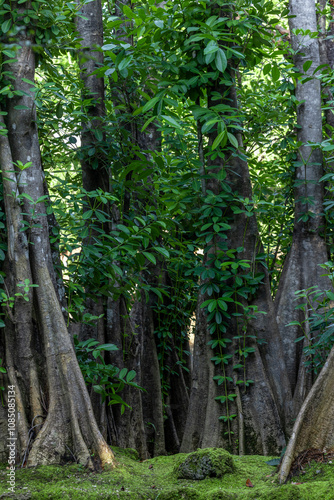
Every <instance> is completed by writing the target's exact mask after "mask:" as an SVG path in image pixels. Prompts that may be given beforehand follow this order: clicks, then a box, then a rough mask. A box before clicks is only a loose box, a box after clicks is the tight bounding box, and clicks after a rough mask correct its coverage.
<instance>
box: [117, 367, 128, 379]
mask: <svg viewBox="0 0 334 500" xmlns="http://www.w3.org/2000/svg"><path fill="white" fill-rule="evenodd" d="M127 373H128V369H127V368H122V370H121V371H120V372H119V375H118V377H119V378H124V377H125V375H126V374H127Z"/></svg>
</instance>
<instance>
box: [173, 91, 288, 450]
mask: <svg viewBox="0 0 334 500" xmlns="http://www.w3.org/2000/svg"><path fill="white" fill-rule="evenodd" d="M224 90H225V89H220V90H219V92H220V94H221V95H223V94H224ZM231 101H232V105H233V106H234V107H236V99H235V92H234V90H232V92H231V94H230V99H229V100H228V101H227V103H228V105H230V106H231ZM215 104H217V103H216V102H215ZM215 137H216V133H213V134H211V137H210V138H209V141H210V142H209V144H211V145H212V143H213V141H214V139H215ZM239 144H240V147H242V142H241V137H239ZM239 154H240V152H239V151H238V152H236V154H235V155H233V156H231V157H230V158H229V159H228V160H227V161H226V163H227V165H228V166H229V167H230V168H228V169H227V172H228V173H227V183H228V184H229V185H230V187H231V188H232V192H233V193H235V194H239V195H241V196H242V197H244V198H246V197H247V198H248V199H251V198H252V190H251V184H250V178H249V172H248V167H247V164H246V162H245V161H243V160H241V159H240V158H239V157H238V155H239ZM218 161H219V160H218V158H216V159H215V160H214V162H215V164H216V165H217V162H218ZM211 172H212V173H213V174H214V173H215V171H212V170H211ZM206 188H207V189H209V190H210V191H212V192H213V193H215V194H216V195H218V194H219V193H220V191H221V186H220V183H219V181H217V179H216V178H215V176H214V175H213V176H211V179H209V180H208V181H207V186H206ZM230 215H231V221H230V222H229V224H230V225H231V229H230V230H229V231H228V232H227V237H228V239H227V241H228V248H238V247H243V248H244V250H243V252H242V253H241V254H239V255H238V257H240V258H242V259H247V260H249V261H250V262H251V266H252V272H253V273H254V274H256V273H257V272H259V271H260V272H261V273H263V274H264V278H263V282H262V283H260V284H259V285H258V289H257V291H256V293H255V295H254V296H253V297H250V298H249V300H248V304H249V305H253V306H257V307H258V310H259V311H264V312H265V313H266V316H264V315H262V314H258V315H256V319H255V320H251V321H250V322H249V323H248V325H247V335H253V336H255V337H256V338H258V339H263V340H265V341H266V344H264V345H261V346H258V345H257V343H256V341H250V340H249V338H248V340H247V345H248V347H253V348H254V350H255V352H254V354H251V355H250V356H249V357H247V359H246V360H245V363H246V373H247V375H246V379H250V380H253V381H254V383H253V384H252V385H251V386H250V387H248V388H247V389H246V391H245V392H243V391H241V390H240V389H239V387H238V386H237V385H236V383H235V372H234V371H233V370H232V367H226V374H227V375H228V376H229V377H230V378H231V379H232V380H233V383H232V382H229V383H228V390H229V393H236V395H237V397H236V399H235V402H231V401H230V402H228V404H229V414H230V415H231V414H236V415H237V417H236V418H235V419H234V420H233V422H232V424H231V428H230V430H229V431H228V432H229V434H230V433H231V431H233V432H234V437H233V442H232V439H231V438H229V439H227V438H226V436H225V435H224V433H223V430H224V429H223V426H222V424H221V421H220V420H219V416H220V415H221V413H222V405H221V404H220V403H217V402H216V401H215V397H217V396H219V395H220V393H221V389H222V387H223V386H220V387H218V386H217V384H216V383H215V381H214V380H213V376H215V375H219V374H221V372H220V370H219V369H217V367H215V366H214V365H213V363H212V362H211V361H210V359H211V358H212V356H213V351H212V349H211V347H209V346H208V342H209V341H210V340H212V335H210V333H209V331H208V325H207V322H206V317H205V313H204V312H203V310H202V309H201V308H200V305H201V303H202V302H203V301H204V300H206V299H208V298H210V297H208V296H205V295H204V296H202V297H201V298H200V299H199V309H198V315H197V325H196V334H195V346H194V371H193V382H192V391H191V395H190V405H189V413H188V420H187V425H186V432H185V435H184V438H183V442H182V446H181V451H182V452H188V451H192V450H194V449H196V448H197V447H198V446H200V447H207V446H224V447H226V446H229V447H230V448H232V450H233V451H234V452H236V451H237V449H238V451H239V453H244V452H246V453H259V454H270V453H277V452H279V450H281V449H282V448H283V446H284V444H285V436H284V432H283V429H284V415H285V414H289V399H291V398H289V382H288V380H287V377H286V374H285V364H284V357H283V353H282V348H281V339H280V335H279V332H278V329H277V328H276V324H275V317H274V309H273V304H272V299H271V295H270V285H269V279H268V274H267V271H266V269H265V268H264V267H263V266H261V265H259V264H256V257H257V254H258V253H261V242H260V238H259V234H258V229H257V223H256V218H255V215H253V216H252V217H247V216H246V215H245V214H232V213H231V214H230ZM215 251H216V250H215V248H211V249H210V250H209V255H208V257H207V258H206V260H207V259H209V257H210V254H212V252H215ZM229 312H230V313H231V312H232V310H230V309H229ZM268 325H270V326H269V328H268ZM238 334H239V333H238V326H237V322H236V321H233V320H232V319H231V320H230V321H229V325H228V328H227V333H226V334H224V335H223V336H224V337H229V338H230V339H231V340H232V344H230V345H231V346H232V347H230V348H229V350H228V351H226V350H225V352H227V353H229V354H231V355H232V356H234V350H235V345H234V342H233V338H234V337H235V336H237V335H238ZM263 422H265V423H266V425H263ZM225 430H226V429H225ZM236 439H238V441H239V448H237V445H236Z"/></svg>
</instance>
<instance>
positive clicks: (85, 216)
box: [82, 210, 93, 220]
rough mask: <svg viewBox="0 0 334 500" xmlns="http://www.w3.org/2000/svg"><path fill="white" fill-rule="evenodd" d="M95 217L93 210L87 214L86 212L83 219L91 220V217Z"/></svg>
mask: <svg viewBox="0 0 334 500" xmlns="http://www.w3.org/2000/svg"><path fill="white" fill-rule="evenodd" d="M92 215H93V210H87V212H85V213H84V214H83V216H82V218H83V219H85V220H86V219H90V218H91V216H92Z"/></svg>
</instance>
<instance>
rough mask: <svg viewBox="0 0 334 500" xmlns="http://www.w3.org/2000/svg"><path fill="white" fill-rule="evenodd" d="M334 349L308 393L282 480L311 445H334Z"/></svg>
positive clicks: (331, 446) (322, 448)
mask: <svg viewBox="0 0 334 500" xmlns="http://www.w3.org/2000/svg"><path fill="white" fill-rule="evenodd" d="M333 384H334V348H333V349H332V351H331V353H330V355H329V356H328V358H327V361H326V363H325V365H324V366H323V368H322V370H321V372H320V374H319V376H318V378H317V380H316V381H315V383H314V385H313V387H312V389H311V390H310V392H309V393H308V395H307V397H306V399H305V401H304V403H303V405H302V407H301V410H300V412H299V414H298V417H297V420H296V423H295V425H294V427H293V431H292V436H291V439H290V441H289V444H288V447H287V449H286V452H285V454H284V458H283V461H282V464H281V466H280V470H279V480H280V483H283V482H285V481H286V480H287V478H288V475H289V473H290V469H291V465H292V463H293V461H294V459H295V458H296V457H297V456H298V455H299V453H301V452H303V451H305V450H308V449H310V448H317V449H321V450H324V451H325V450H330V449H333V448H334V392H333Z"/></svg>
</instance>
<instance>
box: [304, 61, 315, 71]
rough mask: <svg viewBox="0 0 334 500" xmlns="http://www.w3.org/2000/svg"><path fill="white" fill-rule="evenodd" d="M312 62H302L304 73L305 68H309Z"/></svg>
mask: <svg viewBox="0 0 334 500" xmlns="http://www.w3.org/2000/svg"><path fill="white" fill-rule="evenodd" d="M312 62H313V61H306V62H305V63H304V64H303V70H304V71H305V73H307V70H309V69H310V67H311V66H312Z"/></svg>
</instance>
